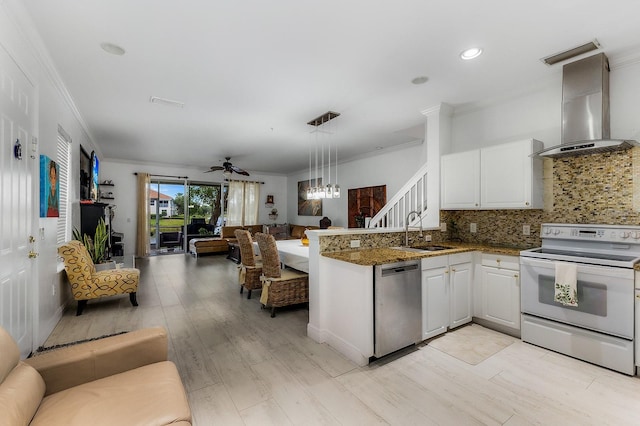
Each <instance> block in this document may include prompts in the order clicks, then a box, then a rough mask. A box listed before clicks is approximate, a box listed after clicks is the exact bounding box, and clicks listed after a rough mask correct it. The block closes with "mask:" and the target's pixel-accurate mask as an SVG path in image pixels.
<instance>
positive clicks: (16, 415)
mask: <svg viewBox="0 0 640 426" xmlns="http://www.w3.org/2000/svg"><path fill="white" fill-rule="evenodd" d="M0 331H1V329H0ZM44 389H45V385H44V380H42V377H40V374H38V372H37V371H36V370H35V369H34V368H33V367H31V366H30V365H27V364H25V363H24V362H20V363H19V364H18V366H17V367H15V368H14V369H13V370H11V372H10V373H9V375H8V376H7V377H5V378H4V381H3V382H2V383H0V425H26V424H29V422H30V421H31V419H32V418H33V415H34V414H35V413H36V410H37V409H38V405H40V401H42V397H43V396H44Z"/></svg>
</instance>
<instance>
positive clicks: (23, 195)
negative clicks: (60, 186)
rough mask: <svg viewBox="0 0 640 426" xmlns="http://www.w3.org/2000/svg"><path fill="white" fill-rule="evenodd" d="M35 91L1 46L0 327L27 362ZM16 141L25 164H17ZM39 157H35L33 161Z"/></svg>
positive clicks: (30, 336) (30, 328) (31, 293)
mask: <svg viewBox="0 0 640 426" xmlns="http://www.w3.org/2000/svg"><path fill="white" fill-rule="evenodd" d="M34 109H35V105H34V87H33V85H32V84H31V82H30V81H29V79H28V78H27V77H26V76H25V75H24V73H23V72H22V71H21V70H20V68H19V67H18V66H17V65H16V64H15V62H14V61H13V60H12V59H11V57H10V56H9V55H8V54H7V53H6V52H5V50H4V49H3V48H2V46H0V147H1V148H2V149H1V151H0V325H2V327H4V328H5V329H6V330H7V331H8V332H9V333H10V334H11V335H12V336H13V338H14V339H15V340H16V341H17V342H18V346H19V347H20V352H21V354H22V356H23V357H24V356H26V355H28V354H29V353H30V352H31V350H32V341H33V326H32V324H33V318H32V310H31V306H32V303H33V297H34V294H35V291H33V285H34V283H33V280H32V278H31V277H32V273H33V270H34V269H35V262H34V261H32V260H30V258H29V252H30V251H31V248H32V244H33V243H31V242H30V238H32V237H31V235H32V232H31V230H32V228H33V224H32V221H33V220H34V216H33V211H34V210H33V209H34V207H33V194H34V193H33V188H34V181H33V175H34V172H33V170H34V168H35V167H36V166H35V164H38V162H39V159H38V158H31V154H32V152H31V150H30V146H31V137H32V133H31V129H32V128H33V124H32V123H33V122H34V114H35V112H34ZM16 140H19V141H20V144H21V146H22V159H17V158H15V155H14V147H15V144H16ZM34 157H36V155H34Z"/></svg>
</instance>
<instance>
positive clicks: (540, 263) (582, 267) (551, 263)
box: [520, 256, 635, 286]
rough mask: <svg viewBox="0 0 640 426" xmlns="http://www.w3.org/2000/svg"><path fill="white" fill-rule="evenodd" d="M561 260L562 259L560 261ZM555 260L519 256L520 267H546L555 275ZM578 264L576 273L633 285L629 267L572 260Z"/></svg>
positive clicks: (632, 273) (632, 276)
mask: <svg viewBox="0 0 640 426" xmlns="http://www.w3.org/2000/svg"><path fill="white" fill-rule="evenodd" d="M560 262H563V261H560ZM555 263H556V261H555V260H552V259H539V258H531V257H523V256H520V267H521V268H523V267H531V268H539V269H546V270H547V271H549V272H548V273H549V274H550V275H551V276H555V267H556V265H555ZM573 263H577V264H578V274H579V275H582V274H585V275H595V276H604V277H609V278H619V279H625V280H630V281H631V285H632V286H633V280H634V277H635V275H634V271H633V269H629V268H617V267H615V266H601V265H591V264H585V263H579V262H573Z"/></svg>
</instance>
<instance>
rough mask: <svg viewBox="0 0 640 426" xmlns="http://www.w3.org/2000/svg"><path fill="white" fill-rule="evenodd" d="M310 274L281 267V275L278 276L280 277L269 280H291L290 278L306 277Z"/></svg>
mask: <svg viewBox="0 0 640 426" xmlns="http://www.w3.org/2000/svg"><path fill="white" fill-rule="evenodd" d="M308 276H309V274H307V273H306V272H302V271H297V270H295V269H281V270H280V277H278V278H269V280H270V281H273V282H277V281H289V280H294V279H298V278H304V277H308Z"/></svg>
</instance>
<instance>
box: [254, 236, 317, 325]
mask: <svg viewBox="0 0 640 426" xmlns="http://www.w3.org/2000/svg"><path fill="white" fill-rule="evenodd" d="M255 237H256V241H257V242H258V247H259V248H260V254H261V255H262V277H261V280H262V294H261V295H260V303H261V304H262V306H263V307H267V306H270V307H271V318H273V317H275V316H276V308H280V307H283V306H289V305H296V304H299V303H307V302H309V275H308V274H306V273H304V272H300V271H297V270H295V269H282V268H281V267H280V256H279V254H278V247H277V246H276V240H275V238H273V235H269V234H263V233H260V232H259V233H256V235H255Z"/></svg>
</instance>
